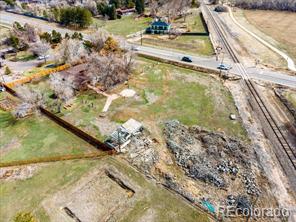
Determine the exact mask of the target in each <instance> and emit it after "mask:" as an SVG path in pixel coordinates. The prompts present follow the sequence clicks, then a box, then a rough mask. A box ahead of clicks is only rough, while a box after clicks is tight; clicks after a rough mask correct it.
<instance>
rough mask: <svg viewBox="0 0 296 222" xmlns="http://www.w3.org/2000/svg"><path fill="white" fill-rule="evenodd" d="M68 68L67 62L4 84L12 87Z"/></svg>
mask: <svg viewBox="0 0 296 222" xmlns="http://www.w3.org/2000/svg"><path fill="white" fill-rule="evenodd" d="M68 68H70V65H69V64H65V65H61V66H58V67H56V68H51V69H46V70H42V71H40V72H38V73H36V74H33V75H31V76H28V77H23V78H21V79H17V80H14V81H11V82H8V83H6V84H5V85H6V86H8V87H10V88H12V87H14V86H16V85H20V84H24V83H28V82H31V81H32V80H33V79H36V78H41V77H44V76H47V75H50V74H52V73H55V72H60V71H63V70H65V69H68Z"/></svg>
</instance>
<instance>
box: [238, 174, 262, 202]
mask: <svg viewBox="0 0 296 222" xmlns="http://www.w3.org/2000/svg"><path fill="white" fill-rule="evenodd" d="M255 179H256V178H255V175H254V174H253V173H252V172H250V171H248V172H244V173H243V174H242V180H243V183H244V185H245V189H246V191H247V193H248V194H250V195H255V196H258V195H259V194H260V189H259V188H258V185H257V184H256V182H255Z"/></svg>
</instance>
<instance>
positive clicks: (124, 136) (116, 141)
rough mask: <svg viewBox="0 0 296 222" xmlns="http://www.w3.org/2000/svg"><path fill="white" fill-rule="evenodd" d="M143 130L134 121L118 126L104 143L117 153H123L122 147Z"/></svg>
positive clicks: (130, 120)
mask: <svg viewBox="0 0 296 222" xmlns="http://www.w3.org/2000/svg"><path fill="white" fill-rule="evenodd" d="M142 129H143V125H142V124H141V123H139V122H138V121H136V120H134V119H129V120H128V121H127V122H125V123H124V124H122V125H121V126H119V127H118V128H117V129H116V130H115V131H114V132H113V133H112V134H111V135H110V136H109V138H108V139H107V140H106V141H105V143H106V144H107V145H109V146H111V147H113V148H114V149H116V150H117V151H118V152H124V147H125V146H126V145H128V144H129V143H130V142H131V138H132V136H134V135H135V134H136V133H138V132H139V131H141V130H142Z"/></svg>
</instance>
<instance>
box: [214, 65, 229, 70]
mask: <svg viewBox="0 0 296 222" xmlns="http://www.w3.org/2000/svg"><path fill="white" fill-rule="evenodd" d="M231 68H232V67H231V66H229V65H225V64H220V65H219V66H218V67H217V69H221V70H229V69H231Z"/></svg>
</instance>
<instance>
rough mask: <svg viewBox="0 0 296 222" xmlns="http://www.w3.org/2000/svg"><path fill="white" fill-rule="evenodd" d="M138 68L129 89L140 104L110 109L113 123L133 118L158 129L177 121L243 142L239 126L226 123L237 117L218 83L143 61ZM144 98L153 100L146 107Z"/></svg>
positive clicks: (232, 105) (227, 94) (225, 91)
mask: <svg viewBox="0 0 296 222" xmlns="http://www.w3.org/2000/svg"><path fill="white" fill-rule="evenodd" d="M139 67H141V68H139V73H141V74H136V75H134V76H133V78H132V79H131V81H130V84H129V85H130V88H133V89H135V90H136V91H137V93H138V94H139V95H141V96H142V100H137V101H135V100H128V99H125V103H123V102H122V103H123V104H124V105H121V107H120V106H119V107H116V106H113V112H114V114H113V116H112V119H113V120H115V121H117V122H124V121H126V120H127V119H128V118H135V119H138V120H140V121H143V122H144V123H145V122H151V121H152V122H153V123H154V124H155V125H157V124H160V125H159V126H161V123H163V121H166V120H170V119H178V120H180V121H181V122H182V123H184V124H186V125H189V126H190V125H200V126H203V127H205V128H208V129H210V130H217V131H224V132H225V133H226V134H228V135H231V136H236V137H239V138H242V139H246V132H245V130H244V128H243V126H242V124H241V122H239V121H231V120H230V119H229V114H230V113H234V114H236V115H238V112H237V110H236V107H235V105H234V101H233V99H232V96H231V94H230V92H229V91H228V90H227V89H226V88H225V87H224V86H223V85H222V83H221V82H219V81H217V80H215V79H214V78H212V77H210V76H208V75H207V74H202V73H198V72H194V71H191V70H187V69H182V68H178V67H175V66H172V65H167V64H163V63H157V62H154V61H151V60H146V59H141V64H140V65H139ZM147 94H148V95H149V94H152V95H153V96H154V97H157V100H156V101H155V102H154V103H152V104H149V103H148V99H147V98H146V96H147ZM117 102H120V100H119V101H117ZM112 105H114V104H112Z"/></svg>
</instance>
